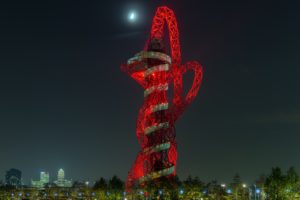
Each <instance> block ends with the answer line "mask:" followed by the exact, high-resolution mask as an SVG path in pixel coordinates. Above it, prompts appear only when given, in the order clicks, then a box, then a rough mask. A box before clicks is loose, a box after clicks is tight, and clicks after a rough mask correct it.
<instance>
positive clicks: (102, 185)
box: [93, 177, 108, 191]
mask: <svg viewBox="0 0 300 200" xmlns="http://www.w3.org/2000/svg"><path fill="white" fill-rule="evenodd" d="M93 188H94V189H95V190H103V191H106V190H107V188H108V186H107V182H106V180H105V179H104V178H103V177H101V178H100V179H99V180H98V181H96V183H95V185H94V187H93Z"/></svg>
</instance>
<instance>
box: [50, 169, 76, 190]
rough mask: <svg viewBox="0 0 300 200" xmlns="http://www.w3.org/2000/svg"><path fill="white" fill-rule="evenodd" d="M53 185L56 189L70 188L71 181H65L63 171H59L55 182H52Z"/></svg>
mask: <svg viewBox="0 0 300 200" xmlns="http://www.w3.org/2000/svg"><path fill="white" fill-rule="evenodd" d="M54 183H55V184H56V185H57V186H58V187H71V186H72V181H69V180H66V179H65V171H64V170H63V169H59V170H58V172H57V180H56V181H54Z"/></svg>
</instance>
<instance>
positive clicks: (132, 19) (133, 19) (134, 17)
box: [128, 11, 137, 22]
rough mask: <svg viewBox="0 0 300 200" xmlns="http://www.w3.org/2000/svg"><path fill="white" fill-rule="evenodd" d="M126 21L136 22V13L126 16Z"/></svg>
mask: <svg viewBox="0 0 300 200" xmlns="http://www.w3.org/2000/svg"><path fill="white" fill-rule="evenodd" d="M128 20H129V21H130V22H135V21H136V20H137V13H136V12H134V11H131V12H130V13H129V14H128Z"/></svg>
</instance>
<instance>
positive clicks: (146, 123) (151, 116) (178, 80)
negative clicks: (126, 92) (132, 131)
mask: <svg viewBox="0 0 300 200" xmlns="http://www.w3.org/2000/svg"><path fill="white" fill-rule="evenodd" d="M165 23H166V25H167V27H168V30H169V39H170V40H169V43H170V52H171V56H169V55H167V53H166V51H167V50H166V48H165V45H164V43H165V42H164V27H165ZM122 70H123V71H125V72H126V73H128V74H129V75H130V76H131V77H132V78H133V79H135V80H136V81H137V82H138V83H139V84H140V85H141V86H142V87H143V88H144V98H145V99H144V104H143V106H142V108H141V109H140V111H139V114H138V119H137V127H136V135H137V138H138V141H139V143H140V145H141V147H142V150H141V151H140V152H139V154H138V156H137V158H136V161H135V163H134V165H133V167H132V168H131V170H130V171H129V174H128V178H127V182H126V188H127V190H129V191H130V190H131V188H133V187H135V186H137V185H140V184H143V183H145V182H147V181H148V180H154V179H158V178H160V177H163V176H166V177H170V176H173V175H175V169H176V161H177V148H176V146H177V145H176V140H175V127H174V123H175V121H176V120H177V119H178V118H179V116H180V115H181V114H182V112H183V111H184V110H185V108H186V107H187V106H188V105H189V104H190V103H191V102H192V101H193V100H194V99H195V97H196V95H197V93H198V91H199V88H200V85H201V82H202V74H203V72H202V67H201V65H200V64H199V63H197V62H196V61H193V62H188V63H187V64H184V65H181V50H180V42H179V32H178V27H177V21H176V17H175V15H174V12H173V11H172V10H171V9H170V8H168V7H159V8H158V9H157V11H156V15H155V17H154V19H153V23H152V28H151V35H150V39H149V41H148V42H147V43H146V45H145V49H144V51H142V52H140V53H138V54H136V55H135V56H134V57H133V58H131V59H129V60H128V62H127V64H126V65H122ZM189 70H192V71H193V72H194V81H193V84H192V87H191V89H190V90H189V92H188V93H187V95H186V97H183V79H182V77H183V75H184V74H185V73H186V72H187V71H189ZM170 86H173V88H174V91H173V96H172V100H169V99H170V97H169V96H170V94H169V93H168V91H169V88H170Z"/></svg>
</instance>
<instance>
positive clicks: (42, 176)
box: [31, 172, 50, 188]
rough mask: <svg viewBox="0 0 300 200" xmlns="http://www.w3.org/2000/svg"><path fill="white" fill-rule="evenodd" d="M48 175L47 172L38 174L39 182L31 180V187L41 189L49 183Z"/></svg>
mask: <svg viewBox="0 0 300 200" xmlns="http://www.w3.org/2000/svg"><path fill="white" fill-rule="evenodd" d="M49 180H50V175H49V173H48V172H41V173H40V180H39V181H33V180H31V185H32V187H36V188H43V187H45V185H46V184H48V183H49Z"/></svg>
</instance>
